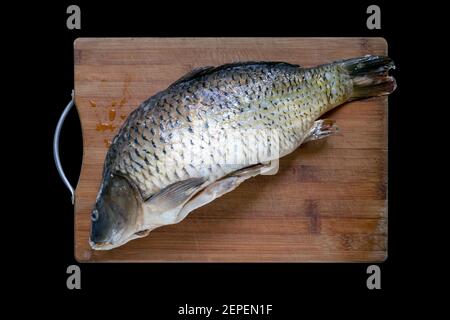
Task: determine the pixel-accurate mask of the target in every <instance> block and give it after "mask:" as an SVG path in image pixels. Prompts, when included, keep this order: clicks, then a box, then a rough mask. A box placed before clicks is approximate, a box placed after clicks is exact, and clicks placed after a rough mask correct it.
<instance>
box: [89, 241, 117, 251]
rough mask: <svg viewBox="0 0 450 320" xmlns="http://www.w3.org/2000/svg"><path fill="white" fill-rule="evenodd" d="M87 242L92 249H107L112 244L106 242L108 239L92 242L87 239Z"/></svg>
mask: <svg viewBox="0 0 450 320" xmlns="http://www.w3.org/2000/svg"><path fill="white" fill-rule="evenodd" d="M89 244H90V246H91V248H92V249H94V250H108V249H109V247H110V246H112V245H113V244H112V243H111V242H108V241H104V242H94V241H92V240H91V239H89Z"/></svg>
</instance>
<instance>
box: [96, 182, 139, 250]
mask: <svg viewBox="0 0 450 320" xmlns="http://www.w3.org/2000/svg"><path fill="white" fill-rule="evenodd" d="M91 220H92V224H91V235H90V239H89V243H90V245H91V247H92V248H93V249H95V250H109V249H112V248H115V247H118V246H121V245H123V244H125V243H126V242H128V241H130V240H132V239H135V238H139V237H141V236H142V235H141V233H142V231H141V230H140V226H141V224H142V220H143V215H142V199H141V195H140V193H139V190H138V189H137V187H136V186H135V185H134V184H133V183H132V182H131V181H129V180H128V179H126V178H125V177H123V176H121V175H116V174H111V175H109V177H108V179H105V180H104V182H103V184H102V188H101V190H100V193H99V195H98V197H97V201H96V203H95V206H94V209H93V210H92V214H91Z"/></svg>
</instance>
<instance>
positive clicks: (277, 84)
mask: <svg viewBox="0 0 450 320" xmlns="http://www.w3.org/2000/svg"><path fill="white" fill-rule="evenodd" d="M360 59H365V60H362V61H363V62H364V63H366V64H368V65H369V66H370V67H371V68H373V70H375V71H371V70H369V71H367V70H366V69H363V68H361V65H364V64H361V63H360V64H355V63H354V62H351V63H347V62H345V61H350V60H342V61H338V62H335V63H330V64H326V65H321V66H317V67H313V68H302V67H300V66H297V65H292V64H288V63H283V62H247V63H237V64H230V65H224V66H220V67H217V68H214V67H206V68H202V69H200V70H197V71H194V72H193V73H192V74H188V75H186V76H184V77H183V78H182V79H180V80H179V81H177V82H175V83H174V84H172V85H171V86H170V87H169V88H167V89H166V90H164V91H162V92H159V93H157V94H156V95H154V96H152V97H150V98H149V99H148V100H146V101H145V102H143V103H142V104H141V105H140V106H139V107H138V108H137V109H136V110H134V111H133V112H132V113H131V114H130V115H129V117H128V118H127V120H126V121H125V123H124V124H123V126H122V127H121V129H120V131H119V132H118V134H117V135H116V136H115V138H114V139H113V141H112V144H111V146H110V148H109V150H108V153H107V156H106V159H105V165H104V171H103V182H102V186H101V188H100V191H99V194H98V197H97V202H99V199H101V197H102V194H103V193H104V191H103V190H104V189H105V188H106V187H107V185H108V183H109V182H108V181H109V179H110V177H113V176H114V175H119V176H121V177H126V178H127V179H128V181H130V182H131V184H133V185H134V186H135V188H136V189H137V190H138V191H139V194H140V196H141V198H142V201H144V202H145V200H146V199H148V198H150V197H151V196H152V195H154V194H156V193H158V192H159V191H161V190H163V189H164V188H166V187H168V186H170V185H173V184H174V183H177V182H179V181H183V180H186V179H190V178H199V177H203V178H205V179H206V182H205V183H204V184H203V185H202V186H203V187H207V186H208V185H209V184H211V183H213V182H214V181H217V180H219V179H221V178H223V177H225V176H227V175H229V174H231V173H233V172H235V171H237V170H240V169H243V168H246V167H249V166H252V165H256V164H259V163H262V162H264V161H270V160H273V159H278V158H281V157H283V156H285V155H287V154H289V153H291V152H293V151H294V150H295V149H297V148H298V147H299V146H300V145H301V143H302V142H303V141H304V140H305V139H306V138H307V136H308V133H309V132H310V130H311V128H312V127H313V125H314V122H315V121H316V120H317V119H318V118H319V117H320V116H321V115H323V114H324V113H325V112H327V111H329V110H331V109H333V108H334V107H336V106H338V105H340V104H342V103H344V102H346V101H349V100H351V99H352V95H353V96H358V94H357V93H358V92H356V89H355V83H354V81H353V79H355V76H358V77H359V78H358V79H359V80H358V81H359V82H360V83H362V84H364V86H365V87H366V86H368V85H374V83H375V82H374V81H373V79H375V77H374V76H373V75H372V73H370V72H375V73H376V74H377V78H376V79H377V80H376V81H377V82H376V83H377V84H378V83H379V82H380V80H379V79H385V77H387V73H386V72H387V71H388V70H389V69H391V68H392V65H390V62H389V61H390V60H389V61H388V62H386V61H381V62H380V63H379V65H381V67H379V66H378V64H376V63H377V62H378V61H379V60H380V58H379V57H374V59H373V60H371V58H370V57H368V58H360ZM376 59H378V60H376ZM351 61H353V60H351ZM356 62H358V61H356ZM388 64H389V65H388ZM386 65H388V67H386ZM364 66H365V65H364ZM358 68H359V69H358ZM377 68H378V69H377ZM355 70H356V71H355ZM358 70H363V71H364V74H362V75H361V73H358V72H360V71H358ZM367 72H368V74H369V76H367V74H366V73H367ZM380 73H382V75H383V76H382V77H380ZM386 79H387V78H386ZM389 81H390V82H389V83H390V84H391V86H389V88H387V89H386V88H383V90H388V92H387V93H390V92H392V91H393V90H394V89H395V82H394V83H393V84H392V81H393V80H391V79H390V80H389ZM381 82H382V81H381ZM379 86H380V85H379ZM392 86H394V87H393V88H392ZM355 92H356V93H355ZM360 92H362V91H360ZM380 94H386V93H385V92H384V91H382V90H381V89H379V88H378V87H377V91H376V92H375V93H374V94H373V95H380ZM363 96H364V97H366V96H371V95H369V94H367V93H366V92H364V94H363ZM358 98H360V96H358ZM274 132H275V133H276V136H277V141H274V138H273V137H272V138H271V134H272V133H274ZM275 143H276V144H277V149H276V150H277V153H276V154H271V153H270V152H267V150H268V149H270V148H271V146H272V144H275ZM236 148H238V150H239V151H234V150H235V149H236ZM261 150H263V151H261ZM261 152H262V153H261ZM267 153H269V155H268V154H267ZM135 220H136V219H135ZM137 220H139V219H137ZM141 220H142V219H141ZM144 220H145V218H144ZM144 225H145V223H144ZM144 227H145V226H144ZM147 227H148V226H147ZM140 228H143V226H142V225H141V226H140ZM134 238H135V237H134ZM91 245H92V243H91ZM116 246H117V245H116Z"/></svg>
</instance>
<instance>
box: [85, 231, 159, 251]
mask: <svg viewBox="0 0 450 320" xmlns="http://www.w3.org/2000/svg"><path fill="white" fill-rule="evenodd" d="M151 230H153V229H152V228H145V229H143V230H141V231H137V232H135V233H133V234H132V235H131V236H129V237H128V238H126V239H124V240H123V241H119V242H117V243H112V242H109V241H103V242H94V241H92V240H91V239H89V244H90V246H91V248H92V249H93V250H111V249H114V248H117V247H120V246H123V245H124V244H126V243H127V242H129V241H131V240H134V239H137V238H143V237H145V236H147V235H148V234H149V233H150V231H151Z"/></svg>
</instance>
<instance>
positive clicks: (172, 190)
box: [145, 177, 207, 212]
mask: <svg viewBox="0 0 450 320" xmlns="http://www.w3.org/2000/svg"><path fill="white" fill-rule="evenodd" d="M206 180H207V179H206V178H204V177H200V178H190V179H186V180H183V181H179V182H175V183H173V184H171V185H169V186H167V187H166V188H164V189H162V190H161V191H159V192H157V193H155V194H154V195H152V196H150V197H149V198H148V199H147V200H146V201H145V202H146V204H151V206H152V207H154V208H158V210H159V211H161V212H164V211H166V210H170V209H173V208H176V207H178V206H180V205H182V204H183V203H184V202H185V201H187V200H188V199H189V198H190V197H191V196H192V195H194V194H195V193H196V192H197V191H199V190H200V189H201V188H202V185H203V184H204V183H205V181H206Z"/></svg>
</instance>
